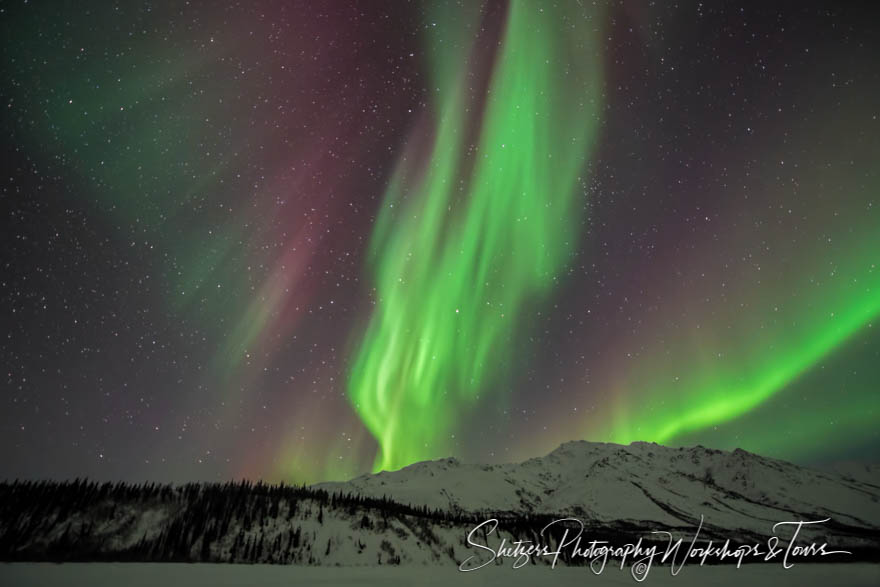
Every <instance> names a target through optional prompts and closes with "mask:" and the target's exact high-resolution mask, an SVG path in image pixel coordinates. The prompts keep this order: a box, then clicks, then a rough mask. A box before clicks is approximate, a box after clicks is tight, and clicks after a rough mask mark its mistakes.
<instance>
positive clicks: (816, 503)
mask: <svg viewBox="0 0 880 587" xmlns="http://www.w3.org/2000/svg"><path fill="white" fill-rule="evenodd" d="M866 478H867V476H866V475H862V476H860V477H858V478H856V477H855V476H852V475H848V476H842V475H837V474H834V473H824V472H820V471H814V470H812V469H808V468H804V467H799V466H797V465H794V464H791V463H787V462H784V461H779V460H776V459H770V458H765V457H761V456H758V455H755V454H752V453H748V452H746V451H743V450H739V449H737V450H735V451H733V452H725V451H719V450H711V449H706V448H703V447H699V446H698V447H693V448H668V447H664V446H660V445H657V444H652V443H643V442H636V443H633V444H631V445H629V446H622V445H616V444H605V443H590V442H569V443H566V444H563V445H562V446H560V447H559V448H558V449H556V450H555V451H553V452H551V453H550V454H548V455H547V456H545V457H541V458H534V459H530V460H528V461H525V462H523V463H517V464H506V465H494V466H491V465H468V464H462V463H459V462H458V461H456V460H455V459H444V460H439V461H431V462H422V463H416V464H414V465H411V466H409V467H406V468H404V469H401V470H399V471H394V472H381V473H378V474H374V475H363V476H361V477H357V478H355V479H353V480H351V481H348V482H345V483H323V484H320V485H319V486H318V487H321V488H323V489H326V490H329V491H343V492H346V493H354V494H360V495H367V496H377V497H378V496H386V495H387V496H388V497H390V498H392V499H394V500H395V501H398V502H400V503H409V504H418V505H427V506H428V507H430V508H439V509H446V510H449V511H453V512H469V513H477V512H512V513H524V512H533V513H541V514H560V515H562V514H564V515H573V516H577V517H580V518H584V519H586V520H589V521H593V522H597V523H611V522H620V521H627V522H634V523H638V524H647V525H650V524H656V525H659V526H673V527H674V526H683V525H685V526H687V525H691V526H696V525H697V524H698V523H699V520H700V516H701V515H702V516H704V517H705V523H706V524H708V525H710V526H713V527H716V528H719V529H731V530H732V529H736V530H744V531H748V532H751V533H754V534H758V535H767V534H768V533H769V531H770V529H771V526H772V525H773V524H774V523H776V522H781V521H808V520H818V519H825V518H831V521H830V522H829V523H827V524H825V525H824V526H825V530H828V529H829V528H833V529H834V533H835V534H844V535H853V536H861V535H863V534H866V533H868V534H874V535H876V534H877V532H876V531H877V530H878V529H880V487H878V485H877V484H874V483H872V482H870V481H868V480H866Z"/></svg>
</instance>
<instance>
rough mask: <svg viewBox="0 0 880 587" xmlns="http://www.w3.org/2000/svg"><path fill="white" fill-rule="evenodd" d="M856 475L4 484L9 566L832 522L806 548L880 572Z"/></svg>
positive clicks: (709, 471)
mask: <svg viewBox="0 0 880 587" xmlns="http://www.w3.org/2000/svg"><path fill="white" fill-rule="evenodd" d="M847 471H848V472H847V473H844V474H838V473H835V472H828V473H826V472H820V471H814V470H811V469H807V468H804V467H799V466H796V465H793V464H791V463H786V462H783V461H778V460H774V459H768V458H764V457H760V456H758V455H754V454H751V453H747V452H745V451H742V450H736V451H733V452H724V451H717V450H710V449H706V448H703V447H694V448H667V447H663V446H658V445H656V444H646V443H634V444H631V445H629V446H621V445H615V444H595V443H587V442H570V443H567V444H564V445H562V446H561V447H559V448H558V449H556V450H555V451H553V452H552V453H550V454H549V455H547V456H545V457H541V458H535V459H530V460H528V461H525V462H523V463H518V464H507V465H468V464H462V463H459V462H458V461H456V460H455V459H444V460H439V461H431V462H422V463H416V464H414V465H411V466H409V467H406V468H404V469H401V470H399V471H394V472H382V473H378V474H375V475H363V476H361V477H358V478H356V479H353V480H351V481H348V482H345V483H323V484H318V485H316V486H313V487H289V486H284V485H266V484H263V483H257V484H253V483H249V482H242V483H226V484H216V483H214V484H200V483H191V484H187V485H183V486H172V485H157V484H153V483H146V484H143V485H130V484H124V483H117V484H112V483H105V484H98V483H95V482H89V481H81V480H77V481H74V482H64V483H56V482H48V481H44V482H30V481H27V482H18V481H16V482H13V483H0V560H4V561H141V562H155V561H190V562H195V561H202V562H237V563H276V564H298V565H322V566H335V565H341V566H374V565H387V564H391V565H441V566H452V567H453V568H454V566H457V565H458V564H460V563H461V562H462V561H464V560H467V559H469V558H470V557H472V556H474V555H475V553H477V554H483V555H485V554H486V550H484V549H475V548H474V546H473V545H472V544H469V543H468V542H467V540H466V537H467V536H468V534H469V533H470V532H471V531H472V530H473V529H474V528H475V527H477V526H480V525H481V524H482V523H483V522H485V521H486V520H487V519H488V518H490V517H491V518H497V519H498V521H499V525H498V528H497V531H496V532H494V533H492V535H491V536H489V534H487V532H486V531H485V530H486V528H483V529H482V531H481V533H480V534H478V535H477V538H478V539H479V540H480V541H481V543H482V544H485V545H491V546H492V547H493V548H495V547H497V546H498V544H499V543H500V542H501V541H502V540H505V541H507V544H511V543H516V541H518V540H527V541H532V542H531V543H533V544H538V543H540V544H550V545H552V544H553V543H554V541H556V542H555V543H556V544H557V545H558V544H559V543H560V542H561V541H562V540H561V538H560V537H559V536H551V535H541V534H540V531H541V529H542V528H543V527H544V526H545V525H546V524H548V523H549V522H552V521H554V520H558V519H560V518H564V517H574V518H577V519H578V520H580V521H581V522H582V523H583V525H584V527H585V532H586V533H587V534H588V535H589V537H590V538H591V539H597V540H604V541H606V542H607V543H608V544H626V543H627V542H632V541H636V540H639V539H640V538H641V539H644V540H646V541H649V542H651V543H653V544H658V545H659V547H662V546H663V543H664V539H663V538H662V537H658V536H657V535H655V534H652V532H653V531H657V530H665V531H669V532H671V533H674V534H675V535H676V537H681V538H683V539H685V540H689V539H690V537H691V536H693V535H694V533H695V531H696V529H697V527H698V526H699V525H700V517H701V516H702V517H703V519H704V521H703V525H702V529H701V534H700V537H701V538H700V539H701V540H715V539H721V540H722V541H723V540H724V539H730V540H731V541H732V543H734V544H740V545H746V544H750V543H751V544H757V543H766V541H767V539H768V538H769V537H770V536H771V535H774V534H775V535H776V536H778V537H779V538H780V539H781V540H788V538H789V537H790V534H786V533H784V532H776V533H774V532H773V525H774V524H776V523H777V522H798V521H802V522H805V521H815V520H825V519H828V521H827V522H825V523H823V524H821V525H816V526H812V527H809V528H804V529H803V530H802V532H801V534H800V537H801V538H802V539H803V540H805V541H806V540H810V541H815V542H817V543H822V542H827V544H828V545H829V546H830V547H832V548H833V549H846V550H850V551H851V552H852V556H850V557H849V558H846V559H844V560H846V561H854V560H870V561H875V562H876V561H877V560H878V553H880V482H878V479H877V475H876V473H877V468H876V467H859V468H856V469H852V467H848V468H847ZM569 525H570V524H569ZM571 560H572V561H574V563H575V564H578V563H577V561H576V560H575V559H574V558H572V559H571ZM536 562H541V563H542V564H548V563H549V559H542V560H541V561H537V560H536ZM825 562H828V561H827V560H826V561H825ZM580 564H583V561H581V563H580Z"/></svg>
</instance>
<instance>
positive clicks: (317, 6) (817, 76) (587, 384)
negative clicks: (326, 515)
mask: <svg viewBox="0 0 880 587" xmlns="http://www.w3.org/2000/svg"><path fill="white" fill-rule="evenodd" d="M868 6H869V4H868V3H865V4H863V5H860V4H858V3H836V2H826V3H824V4H816V3H812V2H785V3H774V2H744V3H739V4H737V3H731V2H724V3H720V2H719V3H715V2H690V1H682V2H677V3H673V2H635V1H633V2H609V3H601V2H600V3H593V2H589V1H588V0H583V1H580V2H578V1H574V0H573V1H571V2H558V3H556V4H553V3H550V2H540V1H537V0H536V1H534V2H531V1H516V0H513V1H511V2H509V3H507V2H488V3H487V4H485V5H481V4H480V3H479V2H476V1H475V2H462V3H461V4H457V3H452V2H443V1H438V2H424V3H422V2H403V1H401V2H360V3H356V2H355V3H349V2H340V1H326V2H282V1H277V2H260V1H257V2H241V3H238V2H236V3H229V2H220V1H218V2H202V1H191V2H155V3H142V2H116V3H114V2H86V3H76V2H35V1H31V2H25V1H22V0H16V1H15V2H7V3H3V4H2V5H0V25H2V28H0V31H2V32H0V35H2V39H3V40H2V47H3V55H2V57H3V61H2V85H0V92H2V105H3V115H2V134H3V153H2V162H3V163H2V166H3V174H2V176H0V182H2V183H0V186H2V187H0V194H2V198H0V208H2V226H0V239H2V274H0V364H2V369H3V371H2V375H3V379H2V381H3V391H2V395H0V478H9V479H12V478H16V477H19V478H46V477H48V478H62V479H63V478H73V477H85V476H88V477H92V478H96V479H112V480H115V479H123V480H135V481H141V480H158V481H166V480H171V481H188V480H226V479H231V478H240V477H248V478H252V479H257V478H263V479H268V480H285V481H289V482H304V481H305V482H312V481H319V480H325V479H340V478H346V477H350V476H353V475H356V474H361V473H364V472H368V471H371V470H378V469H390V468H399V467H402V466H405V465H407V464H410V463H412V462H415V461H418V460H425V459H430V458H441V457H447V456H456V457H458V458H460V459H462V460H466V461H471V462H490V463H494V462H508V461H513V460H521V459H525V458H529V457H534V456H540V455H542V454H545V453H547V452H549V451H550V450H552V449H554V448H555V447H556V446H557V445H558V444H559V443H561V442H564V441H568V440H574V439H586V440H593V441H607V442H622V443H628V442H631V441H634V440H645V441H656V442H659V443H663V444H669V445H673V446H675V445H693V444H703V445H705V446H710V447H715V448H724V449H732V448H734V447H742V448H744V449H746V450H750V451H754V452H757V453H760V454H763V455H768V456H774V457H779V458H784V459H788V460H792V461H794V462H798V463H805V464H819V463H824V462H829V461H839V460H876V455H877V454H878V450H880V425H878V424H880V317H878V316H880V199H878V190H880V119H878V117H880V67H878V63H880V30H878V29H877V26H878V25H877V23H878V22H880V21H878V20H877V19H876V18H875V17H874V14H873V13H871V12H870V9H868V8H866V7H868Z"/></svg>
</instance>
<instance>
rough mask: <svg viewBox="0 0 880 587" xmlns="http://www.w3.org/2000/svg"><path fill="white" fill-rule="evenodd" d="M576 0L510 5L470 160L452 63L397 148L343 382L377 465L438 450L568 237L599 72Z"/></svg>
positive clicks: (560, 262) (577, 218) (562, 255)
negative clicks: (414, 143)
mask: <svg viewBox="0 0 880 587" xmlns="http://www.w3.org/2000/svg"><path fill="white" fill-rule="evenodd" d="M585 10H590V9H584V8H582V7H579V6H578V5H577V4H574V3H562V6H561V7H549V6H545V7H543V8H541V7H539V6H538V5H536V4H532V3H529V2H518V1H514V2H512V3H511V4H510V6H509V8H508V14H507V20H506V23H505V30H504V32H503V39H502V43H501V45H500V46H499V48H498V54H497V55H496V60H497V61H496V63H495V67H494V70H493V71H492V75H491V79H490V81H489V86H488V91H487V93H486V97H485V104H484V106H483V112H482V118H481V122H480V123H479V130H478V135H477V137H478V138H477V140H476V149H475V154H474V155H473V156H471V157H470V158H469V157H468V151H469V146H470V145H469V144H468V140H467V137H468V132H469V131H470V129H469V124H472V121H471V120H470V118H469V116H468V107H467V106H468V104H467V100H466V96H467V91H468V89H469V85H468V84H469V81H470V80H469V79H468V78H467V76H465V75H459V76H458V77H457V78H455V79H454V82H453V83H449V84H446V83H445V82H447V81H449V80H448V79H442V78H444V77H446V78H450V77H453V76H454V74H453V73H451V72H453V71H454V70H455V66H456V65H457V64H452V65H450V64H448V63H444V62H443V60H442V59H440V63H439V64H437V63H435V69H437V70H438V71H437V73H438V77H440V78H441V79H438V80H437V81H438V84H439V85H440V86H445V87H444V88H443V89H442V91H441V92H440V94H439V98H438V103H437V104H436V112H437V116H438V120H437V121H436V133H435V137H434V139H433V144H432V145H431V148H430V160H429V162H428V163H427V165H426V166H425V168H424V169H414V168H413V166H412V163H411V162H409V163H408V162H407V161H403V162H402V163H401V164H400V165H399V166H398V169H397V170H396V172H395V175H394V177H393V178H392V181H391V182H390V187H389V189H388V192H387V193H386V195H385V200H384V205H383V210H382V212H381V213H380V216H379V218H378V219H377V225H376V228H375V232H374V234H373V238H372V242H371V250H370V253H371V258H372V259H374V260H375V261H376V264H375V267H374V278H375V284H376V295H377V300H376V308H375V310H374V313H373V315H372V317H371V319H370V322H369V324H368V326H367V329H366V333H365V335H364V338H363V340H362V342H361V344H360V347H359V349H358V350H357V353H356V356H355V358H354V361H353V365H352V368H351V372H350V377H349V384H348V392H349V398H350V401H351V402H352V404H353V406H354V407H355V409H356V410H357V412H358V414H359V415H360V417H361V418H362V419H363V422H364V423H365V425H366V427H367V428H368V430H369V431H370V433H371V434H372V435H373V436H374V437H375V438H376V440H377V441H378V444H379V452H378V455H377V458H376V461H375V468H376V469H377V470H378V469H394V468H399V467H401V466H404V465H407V464H409V463H412V462H413V461H416V460H420V459H425V458H431V457H436V456H440V455H442V456H446V455H447V454H448V449H449V448H450V446H451V442H450V441H451V437H452V435H453V434H454V432H455V430H456V424H457V423H458V422H461V421H463V420H464V415H465V414H467V409H468V406H469V405H472V404H473V403H474V402H476V401H478V400H479V399H480V392H481V390H483V389H484V388H485V387H486V383H487V382H489V381H496V380H497V379H498V378H499V377H500V376H502V375H503V373H496V372H495V371H500V369H497V368H496V367H497V366H498V365H499V363H501V362H502V361H501V360H499V357H503V356H504V355H505V351H506V350H509V345H510V340H511V337H512V335H513V334H514V333H515V329H516V328H517V327H518V326H520V324H518V322H517V320H518V319H519V318H520V314H521V310H522V309H523V308H524V306H525V304H527V303H529V302H531V301H536V300H540V299H541V298H542V297H546V296H547V295H548V294H549V293H550V291H551V289H552V288H553V286H554V284H555V283H556V278H557V277H558V275H559V273H560V271H561V270H562V269H563V268H564V267H565V265H566V262H567V260H568V259H569V257H570V255H571V254H572V252H573V250H574V249H575V248H576V246H577V244H578V240H577V239H578V227H579V225H580V223H581V210H582V208H583V203H582V201H581V197H582V194H581V191H580V190H579V186H580V184H581V182H582V181H583V178H582V177H581V174H582V173H583V172H584V168H585V163H586V161H587V160H588V158H589V156H590V153H591V149H592V147H593V145H594V143H595V141H596V134H597V127H598V116H599V109H600V101H601V100H600V96H601V82H602V74H601V62H600V58H599V56H598V53H599V50H598V39H599V37H600V33H601V30H600V29H601V25H600V20H599V15H598V14H592V13H586V14H585V13H584V11H585ZM443 72H446V75H445V76H444V75H443ZM447 88H448V89H447Z"/></svg>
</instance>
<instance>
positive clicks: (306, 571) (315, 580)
mask: <svg viewBox="0 0 880 587" xmlns="http://www.w3.org/2000/svg"><path fill="white" fill-rule="evenodd" d="M644 584H647V585H652V586H664V585H669V586H679V587H685V586H688V585H716V586H719V587H725V586H731V587H732V586H737V587H738V586H740V585H749V587H761V586H764V585H767V586H772V587H785V586H786V585H797V586H812V585H847V586H849V587H861V586H866V587H876V586H877V585H880V565H877V564H861V563H857V564H803V565H796V566H795V567H794V568H791V569H784V568H782V566H781V565H766V564H765V565H746V566H744V567H743V568H741V569H737V568H735V567H733V566H724V567H687V566H686V567H685V568H683V569H682V570H681V572H680V573H679V575H678V576H675V577H673V576H671V575H670V574H669V568H668V567H663V568H658V569H653V570H652V571H651V574H650V575H649V576H648V578H647V580H646V581H645V583H644ZM0 585H3V586H4V587H19V586H22V587H25V586H50V585H51V586H55V585H65V586H67V585H70V586H74V587H77V586H80V585H82V586H86V585H88V586H94V587H104V586H110V585H112V586H117V585H119V586H125V587H147V586H149V587H154V586H155V585H161V586H162V587H172V586H176V585H185V586H187V587H200V586H205V587H226V586H232V585H258V586H261V587H263V586H265V587H274V586H278V587H282V586H283V587H295V586H298V585H309V586H311V585H316V586H334V587H335V586H338V587H347V586H350V585H363V586H371V585H376V586H382V587H385V586H389V587H391V586H398V585H399V586H404V585H405V586H407V587H409V586H411V585H419V586H421V585H424V586H427V587H435V586H436V587H439V586H446V585H455V586H456V587H468V586H470V585H504V586H508V587H517V586H526V585H528V586H530V587H533V586H534V585H544V586H546V587H556V586H559V587H566V586H569V585H579V586H580V585H638V583H636V582H635V581H634V580H633V579H632V578H631V577H630V576H629V575H628V574H627V573H626V572H620V571H619V570H610V569H609V570H606V571H605V572H604V573H602V575H599V576H596V575H593V574H591V573H590V571H588V570H587V569H583V568H570V567H569V568H564V567H561V568H560V567H558V568H556V569H553V570H551V569H549V568H535V567H528V568H524V569H519V570H513V569H510V568H509V567H503V568H498V567H493V568H485V569H481V570H479V571H475V572H470V573H461V572H459V571H457V570H456V569H455V568H438V567H362V568H355V567H347V568H346V567H340V568H329V567H299V566H281V565H224V564H203V563H201V564H176V563H67V564H52V563H0Z"/></svg>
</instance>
